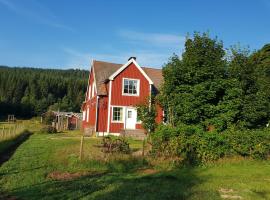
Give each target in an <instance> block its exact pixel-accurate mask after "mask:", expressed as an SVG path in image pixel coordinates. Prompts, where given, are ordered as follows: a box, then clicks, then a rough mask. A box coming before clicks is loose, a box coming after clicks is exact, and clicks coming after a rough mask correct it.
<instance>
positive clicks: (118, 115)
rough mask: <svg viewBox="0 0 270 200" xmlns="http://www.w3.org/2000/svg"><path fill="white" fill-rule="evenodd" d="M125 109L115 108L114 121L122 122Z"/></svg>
mask: <svg viewBox="0 0 270 200" xmlns="http://www.w3.org/2000/svg"><path fill="white" fill-rule="evenodd" d="M122 116H123V108H120V107H113V121H122V119H123V117H122Z"/></svg>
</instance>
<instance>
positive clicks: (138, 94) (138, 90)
mask: <svg viewBox="0 0 270 200" xmlns="http://www.w3.org/2000/svg"><path fill="white" fill-rule="evenodd" d="M125 80H134V81H138V82H137V83H138V85H137V94H126V93H124V82H125ZM150 85H151V84H150ZM122 96H135V97H138V96H140V79H134V78H125V77H124V78H123V79H122Z"/></svg>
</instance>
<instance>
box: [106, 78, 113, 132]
mask: <svg viewBox="0 0 270 200" xmlns="http://www.w3.org/2000/svg"><path fill="white" fill-rule="evenodd" d="M111 98H112V81H111V80H110V83H109V102H108V119H107V132H108V133H109V132H110V123H111V120H110V118H111Z"/></svg>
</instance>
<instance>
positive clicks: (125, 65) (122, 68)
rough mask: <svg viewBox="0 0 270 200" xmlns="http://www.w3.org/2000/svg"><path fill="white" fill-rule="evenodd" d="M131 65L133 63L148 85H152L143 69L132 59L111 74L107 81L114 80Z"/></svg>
mask: <svg viewBox="0 0 270 200" xmlns="http://www.w3.org/2000/svg"><path fill="white" fill-rule="evenodd" d="M131 63H134V65H135V66H136V67H137V68H138V69H139V71H140V72H141V73H142V74H143V75H144V77H145V78H146V79H147V80H148V82H149V84H153V81H152V80H151V79H150V78H149V76H147V74H146V73H145V71H143V69H142V68H141V67H140V66H139V64H138V63H137V62H136V60H134V59H133V58H132V59H130V60H129V61H128V62H127V63H126V64H124V65H123V66H122V67H120V68H119V69H118V70H117V71H116V72H115V73H113V74H112V75H111V76H110V77H109V79H110V80H114V78H115V77H116V76H117V75H118V74H119V73H120V72H122V71H123V70H124V69H126V68H127V67H128V66H129V65H130V64H131Z"/></svg>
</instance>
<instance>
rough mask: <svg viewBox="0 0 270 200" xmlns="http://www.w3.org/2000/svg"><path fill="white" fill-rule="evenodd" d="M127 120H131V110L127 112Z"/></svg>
mask: <svg viewBox="0 0 270 200" xmlns="http://www.w3.org/2000/svg"><path fill="white" fill-rule="evenodd" d="M128 118H132V111H131V110H129V111H128Z"/></svg>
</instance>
